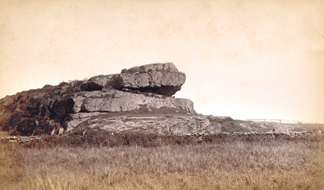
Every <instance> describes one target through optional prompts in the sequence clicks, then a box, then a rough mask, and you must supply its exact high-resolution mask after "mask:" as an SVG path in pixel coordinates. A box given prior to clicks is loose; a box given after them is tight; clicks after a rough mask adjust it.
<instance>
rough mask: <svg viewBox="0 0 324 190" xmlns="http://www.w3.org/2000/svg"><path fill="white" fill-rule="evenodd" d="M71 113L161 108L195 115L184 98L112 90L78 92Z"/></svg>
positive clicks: (190, 103) (192, 105) (192, 106)
mask: <svg viewBox="0 0 324 190" xmlns="http://www.w3.org/2000/svg"><path fill="white" fill-rule="evenodd" d="M73 100H74V104H73V111H74V112H75V113H77V112H129V111H134V110H138V109H140V108H143V109H144V108H145V109H147V110H150V109H160V108H163V107H167V108H174V109H179V110H182V111H185V112H188V113H195V110H194V104H193V102H192V101H191V100H188V99H184V98H173V97H165V96H163V95H157V94H152V93H146V94H144V93H139V94H136V93H130V92H124V91H119V90H114V89H106V90H103V91H93V92H80V93H76V94H75V95H74V97H73Z"/></svg>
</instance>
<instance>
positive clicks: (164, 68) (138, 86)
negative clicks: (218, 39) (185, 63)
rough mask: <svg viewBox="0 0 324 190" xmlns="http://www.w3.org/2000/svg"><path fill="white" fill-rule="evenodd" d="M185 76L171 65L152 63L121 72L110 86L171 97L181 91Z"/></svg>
mask: <svg viewBox="0 0 324 190" xmlns="http://www.w3.org/2000/svg"><path fill="white" fill-rule="evenodd" d="M185 81H186V75H185V74H184V73H182V72H179V71H178V69H177V68H176V67H175V66H174V64H173V63H154V64H147V65H143V66H139V67H132V68H130V69H124V70H122V72H121V74H120V75H117V76H116V77H115V78H114V79H113V81H112V83H111V84H112V86H113V87H114V88H116V89H120V90H125V89H131V90H137V91H140V92H151V93H155V94H162V95H165V96H172V95H174V94H175V93H176V92H177V91H179V90H180V89H181V86H182V85H183V84H184V83H185Z"/></svg>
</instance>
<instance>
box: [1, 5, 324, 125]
mask: <svg viewBox="0 0 324 190" xmlns="http://www.w3.org/2000/svg"><path fill="white" fill-rule="evenodd" d="M157 62H160V63H164V62H173V63H174V64H175V65H176V67H177V68H178V69H179V70H180V71H182V72H184V73H186V76H187V80H186V83H185V84H184V85H183V86H182V90H181V91H180V92H178V93H177V94H176V97H181V98H188V99H191V100H192V101H193V102H194V104H195V109H196V111H197V112H198V113H202V114H205V115H209V114H211V115H216V116H231V117H232V118H234V119H260V118H262V119H263V118H266V119H287V120H298V121H305V122H315V123H316V122H317V123H324V1H323V0H314V1H313V0H300V1H297V0H287V1H285V0H278V1H275V0H266V1H260V0H255V1H253V0H251V1H236V0H218V1H212V0H205V1H204V0H182V1H181V0H156V1H153V0H142V1H140V0H116V1H113V0H87V1H86V0H19V1H13V0H1V1H0V67H1V69H0V84H1V85H0V98H2V97H4V96H6V95H12V94H15V93H17V92H20V91H23V90H28V89H35V88H41V87H43V86H44V85H45V84H52V85H57V84H59V83H60V82H62V81H68V80H74V79H79V80H80V79H84V78H90V77H92V76H95V75H99V74H112V73H119V72H120V71H121V70H122V69H123V68H130V67H132V66H138V65H143V64H148V63H157Z"/></svg>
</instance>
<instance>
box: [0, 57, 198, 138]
mask: <svg viewBox="0 0 324 190" xmlns="http://www.w3.org/2000/svg"><path fill="white" fill-rule="evenodd" d="M184 82H185V74H184V73H181V72H179V71H178V70H177V68H176V67H175V66H174V64H173V63H164V64H148V65H143V66H139V67H133V68H130V69H127V70H126V69H125V70H123V71H122V73H120V74H109V75H98V76H94V77H92V78H90V79H88V80H73V81H70V82H61V83H60V84H59V85H56V86H55V85H45V86H44V87H43V88H41V89H32V90H28V91H24V92H19V93H17V94H16V95H13V96H7V97H5V98H2V99H0V115H1V117H0V130H8V131H10V132H11V134H15V135H27V136H29V135H42V134H59V133H62V130H64V131H66V130H67V128H71V126H74V125H72V124H73V123H75V122H77V121H78V119H75V117H73V114H79V116H80V117H82V118H84V119H86V120H87V121H88V122H90V123H91V124H94V123H96V122H98V123H101V121H98V120H93V119H94V118H93V117H92V114H98V113H100V114H101V113H104V114H108V115H109V116H111V115H116V114H117V115H118V114H119V115H125V114H128V115H129V116H131V115H132V114H142V115H143V114H144V115H147V114H153V115H154V114H157V115H161V117H162V116H163V115H165V114H166V113H168V114H169V113H174V114H182V115H183V117H186V116H189V115H196V112H195V110H194V105H193V102H192V101H191V100H188V99H183V98H174V97H170V96H171V95H173V94H174V93H175V92H176V91H177V90H179V89H180V88H181V85H183V84H184ZM179 121H180V120H179ZM185 123H186V122H185Z"/></svg>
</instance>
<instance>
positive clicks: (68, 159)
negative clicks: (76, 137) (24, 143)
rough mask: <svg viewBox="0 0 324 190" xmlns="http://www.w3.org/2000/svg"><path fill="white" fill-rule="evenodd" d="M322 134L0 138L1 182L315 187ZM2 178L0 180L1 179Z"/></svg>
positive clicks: (25, 185)
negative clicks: (87, 142)
mask: <svg viewBox="0 0 324 190" xmlns="http://www.w3.org/2000/svg"><path fill="white" fill-rule="evenodd" d="M323 158H324V146H323V142H322V141H302V140H301V141H290V140H280V141H276V140H273V141H262V140H261V141H242V140H237V139H233V140H232V141H224V142H217V143H202V144H191V145H166V146H158V147H142V146H136V145H132V146H117V147H89V148H83V147H61V146H56V147H52V148H49V147H47V148H23V147H20V146H12V145H10V144H2V145H1V167H3V170H1V173H0V177H1V178H0V179H1V181H0V182H1V184H0V188H1V189H26V190H27V189H36V190H38V189H53V190H54V189H55V190H61V189H62V190H63V189H65V190H66V189H322V187H324V182H323V179H324V178H323V177H324V161H323ZM1 185H2V186H1Z"/></svg>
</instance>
